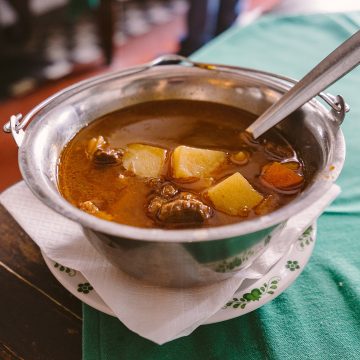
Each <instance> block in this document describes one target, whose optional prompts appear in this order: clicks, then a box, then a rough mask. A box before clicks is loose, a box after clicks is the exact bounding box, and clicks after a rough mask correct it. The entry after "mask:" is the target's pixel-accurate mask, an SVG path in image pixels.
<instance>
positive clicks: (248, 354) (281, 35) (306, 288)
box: [84, 13, 360, 360]
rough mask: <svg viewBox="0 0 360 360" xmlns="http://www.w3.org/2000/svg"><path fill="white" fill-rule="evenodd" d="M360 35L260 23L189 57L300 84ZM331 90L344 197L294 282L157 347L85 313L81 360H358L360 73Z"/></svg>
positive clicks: (354, 22)
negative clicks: (346, 109) (339, 101)
mask: <svg viewBox="0 0 360 360" xmlns="http://www.w3.org/2000/svg"><path fill="white" fill-rule="evenodd" d="M359 28H360V13H352V14H332V15H307V16H288V17H266V18H263V19H261V20H260V21H258V22H256V23H255V24H252V25H251V26H248V27H246V28H243V29H238V28H233V29H231V30H230V31H228V32H227V33H225V34H224V35H223V36H220V37H219V38H217V39H215V40H214V41H213V42H212V43H210V45H208V46H206V47H204V48H203V49H202V50H200V51H199V52H197V53H196V54H195V55H194V57H193V58H194V59H196V60H199V61H207V62H215V63H224V64H233V65H241V66H248V67H253V68H258V69H263V70H268V71H272V72H275V73H279V74H283V75H287V76H290V77H294V78H300V77H302V75H304V74H305V73H306V72H307V71H308V70H310V68H312V67H313V66H314V65H315V64H316V63H317V62H319V61H320V60H321V59H322V58H323V57H324V56H325V55H327V54H328V53H329V52H330V51H331V50H332V49H334V48H335V47H336V46H338V45H339V44H340V43H341V42H342V41H343V40H345V39H346V38H347V37H349V36H350V35H352V34H353V33H354V32H355V31H357V30H359ZM330 91H331V92H332V93H333V94H341V95H343V96H344V98H345V100H346V101H347V102H348V104H350V106H351V112H350V113H349V114H348V115H347V117H346V120H345V122H344V124H343V126H342V128H343V131H344V133H345V137H346V141H347V152H348V153H347V160H346V165H345V168H344V170H343V172H342V175H341V177H340V178H339V180H338V183H339V184H340V185H341V187H342V189H343V192H342V194H341V196H340V197H339V198H338V199H337V200H336V202H335V203H334V204H333V205H331V206H330V208H329V209H328V210H327V211H326V213H325V214H324V215H323V216H322V217H321V218H320V220H319V222H318V225H319V226H318V240H317V243H316V247H315V251H314V253H313V256H312V258H311V260H310V262H309V264H308V266H307V268H306V269H305V270H304V272H303V273H302V274H301V276H300V277H299V278H298V280H297V281H296V283H295V284H293V285H292V286H291V287H290V288H289V289H288V290H286V291H285V292H284V293H283V294H281V295H280V296H279V297H277V298H276V299H275V300H274V301H272V302H270V303H268V304H267V305H265V306H263V307H261V308H260V309H258V310H256V311H254V312H252V313H249V314H247V315H244V316H241V317H239V318H236V319H233V320H229V321H226V322H223V323H219V324H214V325H206V326H201V327H200V328H198V329H197V330H195V331H194V332H193V333H192V334H191V335H190V336H188V337H185V338H181V339H178V340H174V341H172V342H170V343H168V344H165V345H163V346H158V345H155V344H153V343H151V342H150V341H147V340H144V339H143V338H141V337H140V336H138V335H136V334H134V333H132V332H131V331H129V330H128V329H127V328H126V327H125V326H124V325H122V324H121V323H120V321H118V320H117V319H115V318H112V317H110V316H107V315H104V314H102V313H99V312H98V311H96V310H93V309H92V308H90V307H88V306H84V358H85V359H87V360H93V359H107V360H113V359H157V360H159V359H189V360H190V359H326V360H328V359H360V68H359V69H357V70H355V71H353V72H352V73H351V74H348V75H347V76H346V77H345V78H343V79H342V80H340V81H339V82H338V83H336V84H335V85H333V86H332V88H331V89H330ZM238 310H239V312H240V311H241V310H240V309H238Z"/></svg>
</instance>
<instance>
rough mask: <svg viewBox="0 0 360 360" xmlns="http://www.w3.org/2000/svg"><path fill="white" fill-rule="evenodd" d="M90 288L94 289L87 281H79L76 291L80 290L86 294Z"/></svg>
mask: <svg viewBox="0 0 360 360" xmlns="http://www.w3.org/2000/svg"><path fill="white" fill-rule="evenodd" d="M91 290H94V288H93V287H92V286H91V285H90V284H89V283H88V282H86V283H81V284H79V285H78V289H77V291H78V292H81V293H83V294H88V293H89V292H90V291H91Z"/></svg>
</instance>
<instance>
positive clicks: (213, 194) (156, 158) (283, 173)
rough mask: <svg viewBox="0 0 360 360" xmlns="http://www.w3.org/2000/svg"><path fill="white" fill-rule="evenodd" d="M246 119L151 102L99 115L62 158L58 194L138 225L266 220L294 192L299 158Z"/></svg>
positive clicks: (299, 182) (236, 112)
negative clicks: (258, 133) (254, 130)
mask: <svg viewBox="0 0 360 360" xmlns="http://www.w3.org/2000/svg"><path fill="white" fill-rule="evenodd" d="M255 118H256V117H255V116H254V115H252V114H250V113H248V112H244V111H242V110H240V109H237V108H235V107H231V106H227V105H221V104H216V103H211V102H203V101H192V100H164V101H153V102H147V103H142V104H137V105H134V106H130V107H127V108H124V109H121V110H118V111H116V112H113V113H110V114H107V115H105V116H102V117H101V118H99V119H97V120H95V121H93V122H92V123H91V124H90V125H88V126H87V127H85V128H84V129H82V130H81V131H80V132H79V133H78V134H76V135H75V136H74V138H73V139H72V140H71V141H70V142H69V143H68V144H67V146H66V147H65V148H64V150H63V151H62V154H61V157H60V161H59V166H58V185H59V189H60V192H61V194H62V195H63V196H64V197H65V198H66V199H67V200H68V201H69V202H70V203H72V204H73V205H74V206H76V207H78V208H80V209H82V210H83V211H86V212H88V213H89V214H92V215H94V216H97V217H99V218H102V219H105V220H109V221H114V222H118V223H121V224H126V225H132V226H137V227H143V228H144V227H145V228H154V227H157V228H165V229H166V228H194V227H210V226H221V225H227V224H232V223H236V222H240V221H245V220H248V219H251V218H254V217H257V216H261V215H264V214H268V213H270V212H272V211H274V210H276V209H278V208H279V207H281V206H283V205H285V204H287V203H288V202H289V201H291V200H292V199H294V197H295V196H296V195H297V194H298V193H299V192H300V191H301V189H302V188H303V187H304V183H305V179H304V168H303V163H302V161H301V159H300V158H299V157H298V156H297V154H296V152H295V151H294V149H293V148H292V147H291V146H290V144H289V143H288V142H287V141H286V139H285V138H284V137H283V136H282V135H281V133H280V132H279V131H278V130H271V131H269V132H268V133H266V134H265V136H263V137H261V138H260V139H258V140H254V139H252V137H251V136H250V135H248V134H247V133H246V132H244V129H246V127H247V126H248V125H249V124H250V123H251V122H253V121H254V120H255Z"/></svg>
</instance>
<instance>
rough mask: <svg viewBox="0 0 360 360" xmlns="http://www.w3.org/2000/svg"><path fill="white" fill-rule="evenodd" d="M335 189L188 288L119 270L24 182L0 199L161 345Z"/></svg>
mask: <svg viewBox="0 0 360 360" xmlns="http://www.w3.org/2000/svg"><path fill="white" fill-rule="evenodd" d="M339 193H340V188H339V187H338V186H337V185H333V186H332V187H331V188H330V189H329V190H328V191H327V192H326V193H325V194H324V196H323V197H322V198H321V199H319V200H317V201H316V202H314V203H313V205H312V206H311V207H309V208H307V209H306V211H303V212H302V213H299V214H298V215H296V216H294V217H293V218H291V219H290V220H289V221H288V222H287V224H286V225H285V226H284V227H283V228H282V229H278V230H276V231H277V232H278V234H277V235H276V236H277V241H276V243H274V244H271V246H270V247H269V248H268V249H267V250H265V252H264V253H263V254H262V255H261V256H260V257H259V258H258V259H257V260H256V261H255V262H254V263H253V265H251V267H249V268H248V269H245V270H243V271H241V272H240V273H238V274H237V275H236V276H233V277H232V278H230V279H228V280H226V281H222V282H221V283H218V284H215V285H211V286H203V287H199V288H191V289H169V288H159V287H155V286H149V285H147V286H145V285H144V284H143V283H140V282H139V281H137V280H136V279H134V278H131V277H129V276H128V275H126V274H124V273H122V272H121V271H120V270H118V269H117V268H115V267H114V266H113V265H111V264H110V263H109V262H108V261H107V260H106V259H105V258H104V257H103V256H102V255H101V254H99V253H98V252H97V251H96V250H95V249H94V248H93V247H92V245H91V244H90V243H89V242H88V241H87V240H86V238H85V236H84V234H83V231H82V228H81V227H80V226H79V225H78V224H76V223H74V222H72V221H70V220H68V219H66V218H64V217H62V216H61V215H59V214H57V213H55V212H54V211H52V210H51V209H49V208H48V207H46V206H45V205H43V204H42V203H41V202H40V201H39V200H38V199H37V198H35V196H34V195H33V194H32V193H31V192H30V190H29V189H28V188H27V186H26V185H25V183H24V182H20V183H18V184H16V185H14V186H13V187H11V188H10V189H8V190H6V191H5V192H3V193H2V194H1V195H0V202H1V203H2V204H3V206H4V207H5V208H6V209H7V210H8V211H9V212H10V214H11V215H12V216H13V217H14V218H15V219H16V221H17V222H18V223H19V224H20V226H21V227H22V228H23V229H24V230H25V231H26V232H27V233H28V235H29V236H30V237H31V238H32V239H33V240H34V241H35V242H36V244H37V245H38V246H39V247H40V248H41V250H42V251H43V252H44V253H45V254H46V255H47V256H48V257H49V258H51V259H52V260H54V261H56V262H58V263H61V264H62V265H64V266H67V267H70V268H73V269H75V270H78V271H80V272H81V273H82V274H83V275H84V276H85V277H86V278H87V280H88V281H89V282H90V283H91V285H92V286H93V287H94V289H95V290H96V292H97V293H98V294H99V295H100V296H101V298H102V299H103V300H104V302H105V303H106V304H107V305H108V307H109V308H110V309H111V310H112V311H113V312H114V314H115V315H116V316H117V317H118V318H119V319H120V320H121V321H122V322H123V323H124V324H125V325H126V326H127V327H128V328H129V329H131V330H132V331H134V332H136V333H137V334H139V335H141V336H143V337H145V338H147V339H149V340H152V341H154V342H155V343H157V344H163V343H166V342H168V341H171V340H173V339H176V338H179V337H181V336H185V335H188V334H190V333H191V332H192V331H193V330H194V329H196V328H197V327H198V326H199V325H201V324H202V323H204V322H205V321H206V319H208V318H209V317H210V316H212V315H213V314H215V313H216V312H217V311H219V310H220V309H221V308H222V307H223V306H224V304H225V303H226V302H227V301H228V300H229V299H230V298H231V297H232V296H233V294H234V293H235V292H236V290H237V289H238V288H239V286H240V285H241V283H242V282H243V280H244V279H245V278H259V277H261V276H262V275H263V274H265V273H266V272H267V271H268V270H269V269H270V268H271V267H272V266H273V265H274V264H275V263H276V262H277V261H278V260H279V259H280V258H281V256H282V255H283V254H284V253H285V252H286V250H287V249H288V247H289V245H290V244H291V243H292V242H293V241H294V240H296V239H297V238H298V236H299V235H300V234H301V233H302V232H303V231H304V230H305V229H306V228H307V227H308V226H310V225H311V224H312V223H313V222H314V221H315V220H316V218H317V217H318V216H319V215H320V214H321V213H322V212H323V211H324V209H325V208H326V206H327V205H328V204H329V203H331V202H332V201H333V200H334V199H335V198H336V197H337V195H338V194H339ZM273 238H274V237H273Z"/></svg>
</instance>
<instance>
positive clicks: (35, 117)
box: [4, 55, 347, 287]
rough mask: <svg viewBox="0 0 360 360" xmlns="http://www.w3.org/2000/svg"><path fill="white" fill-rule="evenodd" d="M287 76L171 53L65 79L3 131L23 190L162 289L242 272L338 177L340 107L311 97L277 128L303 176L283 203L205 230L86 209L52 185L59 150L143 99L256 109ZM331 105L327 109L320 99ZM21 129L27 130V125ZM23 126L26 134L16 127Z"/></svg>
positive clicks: (275, 94) (334, 100) (336, 100)
mask: <svg viewBox="0 0 360 360" xmlns="http://www.w3.org/2000/svg"><path fill="white" fill-rule="evenodd" d="M294 83H295V82H294V80H291V79H289V78H285V77H281V76H278V75H274V74H270V73H266V72H262V71H256V70H252V69H246V68H240V67H231V66H224V65H211V64H203V63H195V62H192V61H190V60H188V59H186V58H182V57H179V56H175V55H169V56H164V57H161V58H159V59H157V60H155V61H153V62H152V63H149V64H146V65H143V66H138V67H134V68H130V69H127V70H123V71H120V72H116V73H112V74H107V75H102V76H99V77H95V78H92V79H89V80H86V81H83V82H80V83H78V84H76V85H74V86H71V87H69V88H67V89H65V90H63V91H60V92H59V93H57V94H55V95H53V96H52V97H50V98H48V99H47V100H45V101H44V102H42V103H41V104H39V105H38V106H36V107H35V108H34V109H33V110H32V111H30V112H29V113H28V114H27V115H26V116H25V117H24V118H22V116H21V115H17V116H12V117H11V119H10V122H9V123H8V124H6V125H5V126H4V130H5V131H7V132H11V133H12V135H13V137H14V139H15V141H16V143H17V144H18V146H19V166H20V170H21V173H22V175H23V178H24V180H25V181H26V183H27V185H28V186H29V188H30V189H31V190H32V192H33V193H34V194H35V195H36V196H37V197H38V198H39V199H40V200H41V201H42V202H43V203H44V204H46V205H47V206H49V207H50V208H51V209H53V210H55V211H57V212H58V213H60V214H62V215H63V216H65V217H67V218H69V219H72V220H74V221H75V222H77V223H79V224H81V225H82V226H83V228H84V231H85V234H86V235H87V237H88V239H89V240H90V241H91V243H92V244H93V245H94V246H95V247H96V248H97V249H98V250H99V251H101V252H102V253H104V254H105V255H106V256H107V257H108V259H109V260H110V261H111V262H112V263H114V264H116V265H117V266H118V267H119V268H120V269H122V270H123V271H125V272H126V273H128V274H129V275H131V276H133V277H136V278H138V279H141V280H143V281H144V282H146V283H152V284H155V285H161V286H170V287H190V286H195V285H205V284H210V283H214V282H217V281H221V280H223V279H226V278H228V277H229V276H231V275H233V274H234V272H236V271H239V270H241V269H243V268H244V267H247V266H249V265H250V264H251V262H252V261H253V260H254V259H255V258H256V257H257V256H258V255H259V254H260V253H261V252H262V251H263V249H264V248H265V247H266V246H267V245H268V244H269V242H270V243H271V235H270V233H271V231H272V230H273V229H274V228H275V227H276V226H279V225H281V224H283V223H284V222H285V221H286V220H287V219H288V218H290V217H291V216H292V215H294V214H296V213H298V212H299V211H300V210H303V209H305V208H306V207H308V206H309V205H310V204H312V203H313V201H314V200H315V199H317V198H319V197H320V196H321V195H322V194H323V193H324V192H325V191H326V190H327V189H328V188H329V187H330V186H331V184H332V183H333V182H334V181H335V179H336V178H337V177H338V175H339V173H340V171H341V168H342V166H343V163H344V158H345V143H344V138H343V134H342V132H341V130H340V128H339V127H340V124H341V123H342V121H343V119H344V116H345V112H346V110H347V106H346V104H345V103H344V100H343V99H342V97H341V96H337V97H334V96H332V95H329V94H320V95H319V96H320V98H321V99H322V100H321V101H322V103H321V102H319V101H318V100H316V99H313V100H311V101H309V102H308V103H306V104H305V105H304V106H302V107H301V108H300V109H299V110H297V111H296V112H295V113H293V114H292V115H291V116H290V117H288V118H287V119H285V120H284V121H282V122H281V123H280V124H279V125H278V127H279V128H280V129H281V131H282V132H283V133H284V134H285V136H286V137H287V139H288V140H289V141H290V142H291V143H292V145H293V146H294V147H295V149H296V150H297V151H298V152H299V154H300V156H301V157H302V158H303V160H304V162H305V165H306V166H305V167H306V169H307V177H308V179H310V180H309V183H308V184H307V186H306V189H305V190H304V191H303V192H302V193H301V194H300V195H299V196H298V197H297V198H296V199H295V200H294V201H293V202H291V203H290V204H288V205H287V206H284V207H282V208H280V209H278V210H276V211H274V212H273V213H271V214H269V215H265V216H262V217H259V218H256V219H253V220H248V221H244V222H241V223H238V224H233V225H226V226H221V227H214V228H209V229H190V230H162V229H143V228H136V227H132V226H127V225H121V224H118V223H114V222H109V221H105V220H101V219H99V218H96V217H94V216H91V215H89V214H87V213H85V212H83V211H81V210H79V209H77V208H76V207H74V206H72V205H71V204H70V203H68V202H67V201H66V200H65V199H64V198H63V197H62V196H61V195H60V194H59V191H58V186H57V163H58V159H59V156H60V153H61V151H62V149H63V147H64V146H65V145H66V144H67V143H68V141H69V140H70V139H71V138H72V137H73V136H74V135H75V134H76V133H77V132H78V131H79V130H80V129H81V128H83V127H84V126H86V125H88V124H89V123H91V122H92V121H94V120H96V119H97V118H98V117H99V116H102V115H104V114H106V113H109V112H112V111H115V110H117V109H119V108H122V107H125V106H128V105H133V104H137V103H141V102H145V101H150V100H163V99H195V100H206V101H213V102H217V103H222V104H228V105H231V106H235V107H238V108H241V109H244V110H247V111H249V112H252V113H254V114H256V115H259V114H261V113H263V112H264V111H265V110H266V109H267V108H268V107H269V106H270V105H271V104H272V103H274V102H275V101H277V100H278V99H279V98H280V97H281V96H282V94H284V92H286V91H287V90H288V89H289V88H290V87H291V86H292V85H293V84H294ZM324 102H325V103H327V105H329V106H330V111H329V109H328V107H327V105H326V104H324ZM26 126H27V127H26ZM25 127H26V131H24V128H25Z"/></svg>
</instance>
